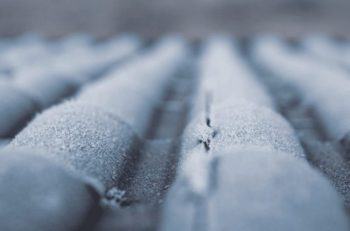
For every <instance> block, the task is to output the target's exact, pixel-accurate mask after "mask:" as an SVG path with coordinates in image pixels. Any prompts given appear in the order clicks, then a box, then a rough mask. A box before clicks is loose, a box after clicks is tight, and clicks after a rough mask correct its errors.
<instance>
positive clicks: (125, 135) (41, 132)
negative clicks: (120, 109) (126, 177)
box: [9, 101, 140, 188]
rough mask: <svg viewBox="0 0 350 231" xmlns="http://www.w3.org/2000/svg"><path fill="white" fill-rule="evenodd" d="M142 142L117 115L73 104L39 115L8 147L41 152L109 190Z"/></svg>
mask: <svg viewBox="0 0 350 231" xmlns="http://www.w3.org/2000/svg"><path fill="white" fill-rule="evenodd" d="M139 142H140V141H139V139H138V137H137V136H136V135H135V134H134V132H133V130H132V129H131V128H130V127H129V126H128V125H127V124H125V123H124V122H122V121H121V120H120V119H119V118H117V117H116V116H114V115H112V114H109V113H108V112H105V111H104V110H101V109H100V108H97V107H93V106H91V105H86V104H82V103H80V102H76V101H70V102H66V103H63V104H61V105H58V106H54V107H52V108H50V109H48V110H46V111H44V112H43V113H42V114H40V115H38V116H37V117H36V118H35V119H34V120H33V121H32V122H31V123H30V124H29V125H28V126H27V127H26V128H25V129H24V130H23V131H22V132H20V133H19V134H18V135H17V136H16V137H15V138H14V140H13V141H12V142H11V143H10V145H9V146H10V148H26V149H28V150H40V151H41V152H42V153H44V155H46V156H49V157H51V158H53V159H56V160H59V161H60V162H61V163H63V164H64V165H65V166H66V167H68V168H70V169H73V170H76V171H78V172H80V173H81V174H83V175H86V176H91V177H93V178H96V179H98V180H100V181H101V182H102V183H103V184H104V185H105V186H106V187H107V188H109V187H112V186H117V184H118V181H119V178H118V177H119V176H120V175H121V174H122V171H123V168H124V167H125V166H124V165H125V164H126V162H127V161H126V159H127V158H129V156H132V155H138V146H139ZM127 164H132V163H130V162H128V163H127Z"/></svg>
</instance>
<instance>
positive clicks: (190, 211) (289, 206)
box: [160, 147, 349, 231]
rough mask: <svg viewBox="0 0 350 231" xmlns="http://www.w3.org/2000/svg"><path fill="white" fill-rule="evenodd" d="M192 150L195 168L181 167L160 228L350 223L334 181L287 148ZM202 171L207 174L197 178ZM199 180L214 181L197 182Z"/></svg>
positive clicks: (326, 227)
mask: <svg viewBox="0 0 350 231" xmlns="http://www.w3.org/2000/svg"><path fill="white" fill-rule="evenodd" d="M189 155H192V156H191V157H190V156H189V157H188V158H187V160H185V161H189V162H188V163H187V164H189V165H190V169H191V171H185V172H180V173H179V175H178V178H177V180H176V182H175V184H174V185H173V187H172V188H171V189H170V192H169V194H168V196H167V199H166V201H165V204H164V208H163V215H162V218H163V220H162V224H161V229H160V230H165V231H170V230H179V228H180V229H181V230H191V231H192V230H208V231H210V230H231V229H237V230H250V231H253V230H291V231H292V230H310V231H312V230H314V231H318V230H325V231H326V230H344V231H345V230H348V228H349V226H348V221H347V218H346V215H345V211H344V210H343V207H342V204H341V200H340V198H339V196H338V195H337V193H336V192H335V191H334V190H333V188H332V187H331V185H330V184H329V182H327V181H326V180H325V179H324V178H323V177H322V176H321V175H320V174H319V173H317V172H316V171H315V170H313V169H312V168H311V167H310V166H309V165H307V164H306V163H305V162H303V161H300V160H298V159H295V158H293V157H290V155H287V154H286V153H278V152H274V151H262V150H261V149H258V148H256V147H237V148H235V149H227V150H224V151H223V150H221V151H217V152H214V153H213V154H212V156H211V157H210V156H208V155H207V154H206V153H204V152H199V153H196V154H193V153H189ZM193 158H197V160H196V161H193ZM205 162H207V163H205ZM198 163H200V164H198ZM183 164H184V165H186V163H183ZM208 166H209V167H208ZM185 169H189V168H185ZM201 169H202V170H205V171H207V173H206V174H203V171H202V170H201ZM197 173H199V174H200V176H201V177H204V179H203V180H200V181H198V180H195V181H193V180H192V178H193V179H197V177H195V175H196V174H197ZM205 178H206V179H205ZM198 182H206V183H205V184H206V185H209V186H210V187H202V186H200V187H198ZM197 188H202V189H207V190H199V191H198V190H197Z"/></svg>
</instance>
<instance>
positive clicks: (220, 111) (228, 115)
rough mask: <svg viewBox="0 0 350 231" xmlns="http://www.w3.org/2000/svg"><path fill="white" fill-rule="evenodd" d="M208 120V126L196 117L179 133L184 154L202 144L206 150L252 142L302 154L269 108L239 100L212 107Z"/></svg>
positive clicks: (289, 130)
mask: <svg viewBox="0 0 350 231" xmlns="http://www.w3.org/2000/svg"><path fill="white" fill-rule="evenodd" d="M211 120H212V125H211V127H208V126H207V125H206V124H204V123H202V122H201V121H199V120H196V119H194V120H193V121H192V122H191V123H190V124H189V125H188V126H187V128H186V130H185V132H184V135H183V152H184V153H186V152H187V150H191V149H193V148H194V147H195V146H198V145H202V143H204V144H205V145H207V146H208V147H207V149H210V150H220V149H222V148H227V147H231V146H236V145H243V146H252V145H253V146H257V147H261V148H267V149H270V150H277V151H283V152H287V153H289V154H291V155H293V156H296V157H302V158H303V157H304V152H303V150H302V148H301V146H300V144H299V141H298V139H297V138H296V136H295V134H294V130H293V129H292V128H291V127H290V125H289V124H288V122H287V121H285V120H284V118H283V117H282V116H280V115H279V114H277V113H275V112H274V111H272V110H270V109H269V108H265V107H261V106H257V105H255V104H253V103H249V102H245V101H242V102H241V103H237V104H233V105H231V106H225V107H218V108H215V109H214V110H213V113H212V117H211Z"/></svg>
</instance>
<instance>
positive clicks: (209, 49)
mask: <svg viewBox="0 0 350 231" xmlns="http://www.w3.org/2000/svg"><path fill="white" fill-rule="evenodd" d="M234 45H235V46H234ZM242 59H243V58H242V56H241V55H240V54H239V51H238V47H237V44H233V43H232V42H231V40H229V39H227V38H216V39H215V38H214V39H212V40H209V41H208V43H207V45H206V46H205V49H204V51H203V54H202V57H201V60H200V62H199V76H200V77H199V78H200V81H203V83H202V85H203V86H202V87H203V88H204V89H205V90H206V91H208V92H210V94H211V95H210V97H211V99H210V105H213V106H214V105H216V106H219V105H225V104H227V103H230V102H232V101H234V100H247V101H252V102H256V103H257V104H259V105H265V106H267V107H270V108H273V103H272V100H271V98H270V96H269V95H268V93H267V92H266V91H265V89H264V87H263V86H262V85H261V84H259V82H258V80H257V79H256V77H257V76H255V75H254V73H253V72H252V71H251V70H250V69H249V67H248V66H247V64H246V63H244V61H243V60H242Z"/></svg>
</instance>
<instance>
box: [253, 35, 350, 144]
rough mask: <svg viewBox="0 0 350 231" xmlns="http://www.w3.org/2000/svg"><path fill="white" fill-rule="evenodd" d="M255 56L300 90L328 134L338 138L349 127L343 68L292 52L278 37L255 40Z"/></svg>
mask: <svg viewBox="0 0 350 231" xmlns="http://www.w3.org/2000/svg"><path fill="white" fill-rule="evenodd" d="M254 57H255V58H256V60H257V61H258V62H259V63H260V64H261V65H264V66H265V67H266V68H267V69H269V70H270V71H271V72H272V73H274V74H275V75H276V76H278V77H280V78H282V79H283V80H284V81H286V82H287V83H289V84H290V85H292V86H294V87H295V88H296V89H297V90H299V91H300V92H301V93H302V97H303V98H304V100H305V102H306V103H308V104H309V105H310V106H311V107H312V108H313V110H314V111H315V112H316V113H317V116H318V117H319V119H320V121H321V124H322V126H323V127H324V129H325V130H326V132H327V134H328V136H329V137H330V138H332V139H340V138H342V137H343V136H344V135H346V134H347V133H348V132H349V131H350V117H349V115H350V111H349V103H348V101H347V100H345V99H348V98H350V88H349V86H350V78H349V75H348V74H347V73H346V72H345V71H344V70H342V69H340V68H338V67H334V66H333V67H332V66H329V65H323V64H322V63H320V62H317V61H315V60H314V59H312V58H310V56H308V55H307V54H305V53H303V52H299V53H297V52H296V51H294V52H293V51H291V50H290V49H288V47H286V45H285V44H283V42H281V41H279V40H266V39H265V40H260V41H258V42H257V43H256V45H255V49H254ZM267 57H268V58H267Z"/></svg>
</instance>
